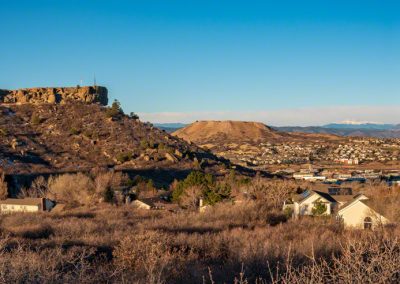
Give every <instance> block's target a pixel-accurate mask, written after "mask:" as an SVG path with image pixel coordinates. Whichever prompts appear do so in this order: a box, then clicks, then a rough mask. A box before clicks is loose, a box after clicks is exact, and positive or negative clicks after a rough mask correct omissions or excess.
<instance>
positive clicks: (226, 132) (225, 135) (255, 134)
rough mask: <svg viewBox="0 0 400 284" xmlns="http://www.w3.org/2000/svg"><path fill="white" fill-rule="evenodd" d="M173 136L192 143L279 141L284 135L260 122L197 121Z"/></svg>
mask: <svg viewBox="0 0 400 284" xmlns="http://www.w3.org/2000/svg"><path fill="white" fill-rule="evenodd" d="M173 135H174V136H177V137H179V138H182V139H184V140H186V141H191V142H194V143H200V144H201V143H204V142H211V141H217V140H221V141H225V142H226V141H228V140H229V141H254V142H256V141H262V140H265V139H279V138H283V137H284V136H285V133H283V132H279V131H276V130H273V129H272V128H270V127H268V126H267V125H265V124H263V123H260V122H247V121H231V120H226V121H197V122H195V123H192V124H190V125H188V126H186V127H184V128H182V129H179V130H177V131H175V132H174V133H173Z"/></svg>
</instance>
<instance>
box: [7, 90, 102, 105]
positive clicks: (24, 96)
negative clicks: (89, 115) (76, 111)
mask: <svg viewBox="0 0 400 284" xmlns="http://www.w3.org/2000/svg"><path fill="white" fill-rule="evenodd" d="M71 101H74V102H84V103H98V104H101V105H107V104H108V91H107V88H105V87H100V86H84V87H80V86H77V87H45V88H25V89H18V90H0V104H1V103H5V104H16V103H17V104H25V103H30V104H42V103H51V104H62V103H67V102H71Z"/></svg>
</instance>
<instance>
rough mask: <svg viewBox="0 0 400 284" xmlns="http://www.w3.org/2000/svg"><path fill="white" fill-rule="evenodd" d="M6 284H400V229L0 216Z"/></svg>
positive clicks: (238, 216)
mask: <svg viewBox="0 0 400 284" xmlns="http://www.w3.org/2000/svg"><path fill="white" fill-rule="evenodd" d="M0 224H1V225H0V232H1V239H0V282H2V283H17V282H18V283H71V282H75V283H76V282H79V283H106V282H107V283H223V282H224V283H311V282H313V283H322V282H324V283H390V282H392V283H394V282H398V281H399V278H400V274H399V271H400V262H399V261H398V260H399V259H400V242H399V236H400V229H399V228H397V227H395V226H391V227H386V228H382V229H381V230H379V231H345V230H342V229H341V228H340V227H339V226H338V225H337V224H336V223H335V222H334V221H332V219H325V218H303V219H301V220H286V218H285V216H284V215H282V214H281V212H280V211H278V210H276V209H274V208H273V206H271V205H269V204H268V202H259V201H248V202H244V203H242V204H237V205H233V204H229V203H224V204H217V205H216V206H214V207H212V208H210V209H209V210H207V211H206V212H204V213H202V214H201V213H197V212H188V211H184V212H182V213H171V212H165V211H156V210H154V211H153V210H151V211H140V210H135V209H132V208H131V207H130V206H121V207H116V206H112V205H106V204H102V205H100V206H97V207H95V208H89V207H85V208H83V207H80V208H76V209H71V210H68V211H65V212H60V213H40V214H15V215H3V216H1V217H0Z"/></svg>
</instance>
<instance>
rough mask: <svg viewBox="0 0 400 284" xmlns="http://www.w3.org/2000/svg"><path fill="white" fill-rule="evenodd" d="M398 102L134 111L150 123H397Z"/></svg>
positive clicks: (300, 124) (399, 109)
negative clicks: (209, 121)
mask: <svg viewBox="0 0 400 284" xmlns="http://www.w3.org/2000/svg"><path fill="white" fill-rule="evenodd" d="M399 113H400V105H394V106H331V107H309V108H297V109H280V110H270V111H255V112H251V111H245V112H238V111H221V112H218V111H215V112H158V113H138V114H139V116H140V118H141V120H142V121H150V122H153V123H157V122H158V123H174V122H182V123H191V122H194V121H196V120H245V121H259V122H263V123H266V124H268V125H274V126H284V125H298V126H307V125H323V124H327V123H332V122H336V121H344V120H348V121H376V122H377V123H400V115H399Z"/></svg>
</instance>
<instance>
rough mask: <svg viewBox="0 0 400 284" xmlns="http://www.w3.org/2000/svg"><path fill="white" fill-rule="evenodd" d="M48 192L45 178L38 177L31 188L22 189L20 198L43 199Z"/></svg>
mask: <svg viewBox="0 0 400 284" xmlns="http://www.w3.org/2000/svg"><path fill="white" fill-rule="evenodd" d="M47 191H48V183H47V181H46V179H45V178H44V177H43V176H39V177H37V178H36V179H35V180H34V181H33V182H32V184H31V187H30V188H23V189H21V192H20V194H19V195H18V197H19V198H30V197H32V198H41V197H45V196H46V194H47Z"/></svg>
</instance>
